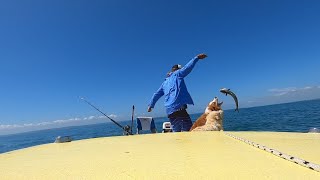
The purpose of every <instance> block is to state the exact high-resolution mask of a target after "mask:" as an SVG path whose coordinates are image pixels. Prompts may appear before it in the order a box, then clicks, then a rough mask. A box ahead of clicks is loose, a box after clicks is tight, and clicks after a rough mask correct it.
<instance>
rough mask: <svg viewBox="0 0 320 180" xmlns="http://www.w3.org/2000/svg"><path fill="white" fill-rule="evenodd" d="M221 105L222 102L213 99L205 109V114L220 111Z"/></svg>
mask: <svg viewBox="0 0 320 180" xmlns="http://www.w3.org/2000/svg"><path fill="white" fill-rule="evenodd" d="M222 104H223V102H220V103H219V101H218V98H217V97H215V98H214V99H213V100H212V101H211V102H210V103H209V104H208V107H207V108H206V111H205V112H206V113H209V112H211V111H219V110H221V109H222V108H221V105H222Z"/></svg>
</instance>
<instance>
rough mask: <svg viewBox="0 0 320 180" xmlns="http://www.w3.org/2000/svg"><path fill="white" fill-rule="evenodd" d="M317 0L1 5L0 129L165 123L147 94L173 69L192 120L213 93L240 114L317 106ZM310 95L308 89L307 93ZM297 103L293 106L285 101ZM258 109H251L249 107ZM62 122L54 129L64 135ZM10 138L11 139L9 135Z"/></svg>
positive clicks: (13, 1)
mask: <svg viewBox="0 0 320 180" xmlns="http://www.w3.org/2000/svg"><path fill="white" fill-rule="evenodd" d="M319 9H320V2H319V1H311V0H310V1H292V0H291V1H272V0H270V1H262V0H261V1H209V0H208V1H188V0H184V1H169V0H163V1H150V0H148V1H147V0H145V1H143V0H138V1H129V0H109V1H83V0H77V1H60V0H55V1H40V0H29V1H22V0H11V1H3V0H0V62H1V66H0V82H1V84H0V109H1V113H0V131H4V130H7V131H9V130H10V131H15V130H14V128H15V127H19V128H30V127H34V126H42V125H43V124H45V125H48V126H50V127H51V126H52V127H56V126H57V124H59V125H61V124H64V123H65V122H66V124H68V125H77V124H81V123H83V124H85V123H94V122H101V121H106V120H105V119H100V120H99V116H100V114H99V113H98V112H97V111H95V110H94V109H92V108H91V107H90V106H88V105H87V104H85V103H84V102H82V101H80V100H79V96H83V97H86V98H87V100H89V101H91V102H92V103H93V104H95V105H96V106H98V107H99V108H100V109H101V110H103V111H104V112H105V113H107V114H108V115H111V117H114V119H116V120H128V119H130V116H131V107H132V105H135V106H136V116H141V115H148V116H164V115H165V110H164V108H163V98H162V99H161V100H160V101H159V102H158V103H157V105H156V108H155V109H154V112H152V113H147V112H146V110H147V105H148V102H149V100H150V98H151V96H152V94H153V93H154V92H155V91H156V90H157V89H158V87H159V86H160V84H161V83H162V81H163V80H164V78H165V74H166V73H167V71H168V70H169V69H170V67H171V66H172V65H173V64H177V63H179V64H185V63H187V62H188V61H189V60H190V59H191V58H192V57H194V56H195V55H197V54H199V53H206V54H208V58H207V59H205V60H203V61H200V62H199V63H198V64H197V65H196V67H195V69H194V70H193V72H192V73H191V74H190V75H189V76H188V77H187V78H186V84H187V86H188V89H189V92H190V93H191V96H192V97H193V100H194V101H195V106H191V107H190V108H189V111H190V113H196V112H202V111H203V109H204V108H205V106H206V104H207V103H208V102H209V101H210V100H211V99H212V98H213V97H215V96H218V97H221V100H223V101H225V108H226V109H228V108H234V104H233V102H232V101H231V100H232V99H231V98H230V97H225V96H222V94H220V93H219V89H220V88H222V87H227V88H231V89H232V90H234V92H235V93H236V94H237V95H238V98H239V100H240V105H241V107H249V106H255V105H263V104H272V103H280V102H287V101H294V100H300V99H312V98H319V97H320V95H319V93H318V92H319V91H320V80H319V77H320V71H319V67H320V33H319V32H320V24H319V19H320V11H319ZM310 90H311V91H310ZM297 92H298V93H299V94H300V96H299V98H300V99H296V98H295V97H296V96H292V95H291V96H290V94H292V93H297ZM259 101H260V102H259ZM66 124H64V125H66ZM10 128H12V129H10Z"/></svg>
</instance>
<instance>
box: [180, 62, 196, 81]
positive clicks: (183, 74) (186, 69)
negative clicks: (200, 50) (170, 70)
mask: <svg viewBox="0 0 320 180" xmlns="http://www.w3.org/2000/svg"><path fill="white" fill-rule="evenodd" d="M198 61H199V59H198V57H194V58H193V59H191V60H190V61H189V62H188V63H187V64H186V65H185V66H184V67H183V68H181V69H180V70H178V73H177V74H178V76H179V77H183V78H184V77H186V76H187V75H188V74H189V73H190V72H191V71H192V69H193V67H194V66H195V65H196V63H197V62H198Z"/></svg>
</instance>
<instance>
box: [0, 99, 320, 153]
mask: <svg viewBox="0 0 320 180" xmlns="http://www.w3.org/2000/svg"><path fill="white" fill-rule="evenodd" d="M200 115H201V114H192V115H191V118H192V120H193V121H195V120H196V119H197V118H198V117H199V116H200ZM154 119H155V123H156V128H157V130H158V132H161V130H162V123H163V122H166V121H168V119H167V118H166V117H162V118H154ZM119 123H120V124H122V125H123V126H125V125H131V121H122V122H119ZM134 127H135V126H134ZM311 128H318V129H320V99H319V100H310V101H301V102H294V103H286V104H277V105H269V106H261V107H253V108H242V109H240V112H239V113H238V112H235V111H234V110H225V111H224V130H225V131H274V132H275V131H277V132H301V133H306V132H308V131H309V130H310V129H311ZM122 133H123V132H122V129H121V128H119V127H118V126H116V125H115V124H113V123H112V122H108V121H106V123H102V124H93V125H85V126H73V127H64V128H59V129H48V130H41V131H33V132H27V133H21V134H13V135H2V136H0V153H4V152H8V151H12V150H17V149H22V148H27V147H31V146H35V145H40V144H46V143H52V142H54V140H55V138H56V137H57V136H71V137H72V139H73V140H81V139H89V138H97V137H107V136H121V135H122ZM134 133H135V128H134ZM143 133H149V132H147V131H145V132H143Z"/></svg>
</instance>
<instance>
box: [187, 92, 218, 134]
mask: <svg viewBox="0 0 320 180" xmlns="http://www.w3.org/2000/svg"><path fill="white" fill-rule="evenodd" d="M222 103H223V102H221V103H219V102H218V98H217V97H215V98H214V99H213V100H212V101H211V102H210V103H209V104H208V107H207V108H206V110H205V112H204V113H203V114H202V115H201V116H200V117H199V118H198V119H197V121H196V122H195V123H194V124H193V125H192V127H191V129H190V131H220V130H223V126H222V121H223V111H222V109H221V105H222Z"/></svg>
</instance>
